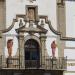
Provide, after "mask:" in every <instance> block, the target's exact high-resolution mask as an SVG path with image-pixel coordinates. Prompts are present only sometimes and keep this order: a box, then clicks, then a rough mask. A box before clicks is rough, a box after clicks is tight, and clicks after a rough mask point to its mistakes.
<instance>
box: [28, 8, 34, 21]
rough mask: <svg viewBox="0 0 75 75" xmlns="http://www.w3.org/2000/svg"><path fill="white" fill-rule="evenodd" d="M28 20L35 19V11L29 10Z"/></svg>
mask: <svg viewBox="0 0 75 75" xmlns="http://www.w3.org/2000/svg"><path fill="white" fill-rule="evenodd" d="M28 18H29V20H34V19H35V10H34V9H33V8H29V9H28Z"/></svg>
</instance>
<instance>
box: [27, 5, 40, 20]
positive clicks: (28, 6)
mask: <svg viewBox="0 0 75 75" xmlns="http://www.w3.org/2000/svg"><path fill="white" fill-rule="evenodd" d="M29 9H33V10H34V17H35V18H34V20H33V21H38V20H39V17H38V6H35V5H26V19H27V21H29V19H28V10H29Z"/></svg>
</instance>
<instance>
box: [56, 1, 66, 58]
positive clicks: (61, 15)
mask: <svg viewBox="0 0 75 75" xmlns="http://www.w3.org/2000/svg"><path fill="white" fill-rule="evenodd" d="M65 21H66V15H65V1H64V0H57V29H58V31H59V32H62V36H66V22H65ZM57 44H58V45H60V48H59V50H58V56H59V57H63V56H64V46H65V41H62V40H60V37H59V36H58V38H57Z"/></svg>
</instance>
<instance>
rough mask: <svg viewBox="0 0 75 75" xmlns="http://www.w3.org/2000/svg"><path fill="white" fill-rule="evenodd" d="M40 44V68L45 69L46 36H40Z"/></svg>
mask: <svg viewBox="0 0 75 75" xmlns="http://www.w3.org/2000/svg"><path fill="white" fill-rule="evenodd" d="M40 42H41V50H40V54H41V55H40V61H41V65H42V68H45V57H46V53H45V52H46V34H43V33H42V34H41V35H40Z"/></svg>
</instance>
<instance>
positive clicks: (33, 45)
mask: <svg viewBox="0 0 75 75" xmlns="http://www.w3.org/2000/svg"><path fill="white" fill-rule="evenodd" d="M24 49H25V67H26V68H38V67H39V66H40V48H39V44H38V42H37V41H36V40H34V39H29V40H27V41H26V42H25V48H24Z"/></svg>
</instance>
